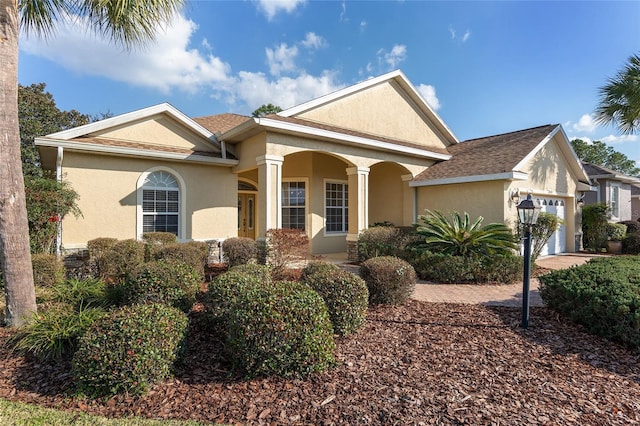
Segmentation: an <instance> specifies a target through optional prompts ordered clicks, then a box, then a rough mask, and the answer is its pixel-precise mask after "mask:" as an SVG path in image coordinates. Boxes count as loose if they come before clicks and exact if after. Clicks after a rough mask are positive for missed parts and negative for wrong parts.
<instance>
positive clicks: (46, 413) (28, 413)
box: [0, 398, 204, 426]
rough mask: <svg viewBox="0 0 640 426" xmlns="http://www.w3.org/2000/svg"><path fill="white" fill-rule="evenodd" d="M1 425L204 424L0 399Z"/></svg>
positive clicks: (127, 425) (187, 425)
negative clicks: (105, 414)
mask: <svg viewBox="0 0 640 426" xmlns="http://www.w3.org/2000/svg"><path fill="white" fill-rule="evenodd" d="M0 424H3V425H11V426H67V425H71V424H72V425H74V426H103V425H104V426H112V425H118V426H120V425H124V426H155V425H162V426H167V425H175V426H200V425H204V423H199V422H195V421H179V420H149V419H142V418H139V417H131V418H126V419H108V418H106V417H99V416H90V415H88V414H84V413H76V412H67V411H59V410H54V409H52V408H43V407H40V406H38V405H34V404H24V403H21V402H12V401H7V400H5V399H1V398H0Z"/></svg>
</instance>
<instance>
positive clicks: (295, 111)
mask: <svg viewBox="0 0 640 426" xmlns="http://www.w3.org/2000/svg"><path fill="white" fill-rule="evenodd" d="M390 80H393V81H395V82H396V83H397V84H399V85H400V86H401V87H402V88H403V89H404V90H405V91H406V92H407V94H408V95H409V97H410V98H411V99H412V100H413V101H414V102H415V103H416V104H417V106H418V107H419V109H420V110H421V111H422V113H424V114H425V115H426V116H427V118H429V119H431V120H433V121H434V123H433V124H434V125H435V127H436V128H437V129H438V131H440V132H441V133H442V134H443V136H444V138H445V139H447V140H448V141H449V142H450V143H451V144H455V143H458V138H456V136H455V135H454V134H453V132H452V131H451V129H449V127H448V126H447V125H446V124H445V122H444V121H443V120H442V118H440V116H439V115H438V114H437V113H436V112H435V111H434V110H433V109H432V108H431V107H430V106H429V104H428V103H427V102H425V100H424V99H423V98H422V96H421V95H420V93H419V92H418V91H417V90H416V88H415V87H414V86H413V84H411V82H410V81H409V79H408V78H407V76H405V75H404V73H403V72H402V71H400V70H394V71H391V72H388V73H386V74H383V75H380V76H378V77H374V78H370V79H368V80H365V81H362V82H360V83H357V84H354V85H352V86H348V87H345V88H343V89H340V90H337V91H335V92H333V93H329V94H327V95H324V96H321V97H319V98H316V99H313V100H311V101H309V102H305V103H302V104H300V105H297V106H294V107H292V108H288V109H286V110H284V111H281V112H279V113H278V115H280V116H282V117H293V116H295V115H299V114H301V113H304V112H306V111H309V110H311V109H314V108H317V107H319V106H321V105H325V104H327V103H329V102H332V101H334V100H336V99H340V98H343V97H345V96H348V95H351V94H353V93H356V92H359V91H362V90H365V89H368V88H370V87H373V86H376V85H378V84H380V83H383V82H385V81H390Z"/></svg>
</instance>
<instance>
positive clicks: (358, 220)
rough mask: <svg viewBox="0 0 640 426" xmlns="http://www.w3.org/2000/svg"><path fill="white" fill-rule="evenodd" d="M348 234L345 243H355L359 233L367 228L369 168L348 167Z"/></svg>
mask: <svg viewBox="0 0 640 426" xmlns="http://www.w3.org/2000/svg"><path fill="white" fill-rule="evenodd" d="M347 178H348V183H349V232H348V234H347V241H357V240H358V235H359V234H360V231H362V230H363V229H366V228H367V227H368V226H369V168H368V167H349V168H348V169H347Z"/></svg>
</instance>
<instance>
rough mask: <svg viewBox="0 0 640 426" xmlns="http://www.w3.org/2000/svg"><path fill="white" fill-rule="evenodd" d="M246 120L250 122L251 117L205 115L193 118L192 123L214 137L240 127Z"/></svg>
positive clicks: (229, 114)
mask: <svg viewBox="0 0 640 426" xmlns="http://www.w3.org/2000/svg"><path fill="white" fill-rule="evenodd" d="M247 120H251V117H248V116H246V115H240V114H231V113H224V114H217V115H206V116H203V117H195V118H193V121H195V122H196V123H198V124H200V125H201V126H202V127H204V128H205V129H207V130H209V131H210V132H211V133H213V134H214V135H217V134H221V133H224V132H227V131H229V130H231V129H233V128H234V127H237V126H239V125H241V124H242V123H244V122H245V121H247Z"/></svg>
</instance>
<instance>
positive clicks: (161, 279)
mask: <svg viewBox="0 0 640 426" xmlns="http://www.w3.org/2000/svg"><path fill="white" fill-rule="evenodd" d="M201 282H202V280H201V279H200V277H199V275H198V274H197V273H196V272H195V271H194V270H193V268H192V267H191V266H190V265H188V264H186V263H184V262H180V261H172V262H165V261H161V260H160V261H156V262H148V263H145V264H143V265H142V266H140V267H139V268H138V269H137V270H135V271H134V272H132V273H131V274H129V275H128V276H127V279H126V281H125V284H124V288H123V291H124V299H125V303H127V304H143V303H147V304H149V303H164V304H166V305H168V306H173V307H175V308H177V309H180V310H181V311H183V312H188V311H189V310H190V309H191V307H192V306H193V304H194V303H195V302H196V293H197V292H198V289H199V288H200V283H201Z"/></svg>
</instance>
